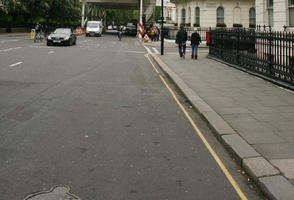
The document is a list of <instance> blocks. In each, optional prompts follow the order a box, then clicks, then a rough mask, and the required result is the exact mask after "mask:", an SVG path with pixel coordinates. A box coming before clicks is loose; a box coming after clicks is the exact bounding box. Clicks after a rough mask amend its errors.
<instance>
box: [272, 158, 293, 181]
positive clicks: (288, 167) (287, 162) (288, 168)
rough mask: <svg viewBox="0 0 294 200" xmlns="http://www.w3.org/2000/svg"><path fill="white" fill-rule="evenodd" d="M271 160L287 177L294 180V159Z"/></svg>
mask: <svg viewBox="0 0 294 200" xmlns="http://www.w3.org/2000/svg"><path fill="white" fill-rule="evenodd" d="M270 162H271V163H272V164H273V165H274V166H276V167H277V168H279V170H280V171H281V172H282V173H283V174H284V175H285V177H286V178H288V179H293V181H294V159H280V160H271V161H270Z"/></svg>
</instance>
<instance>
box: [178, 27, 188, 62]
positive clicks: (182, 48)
mask: <svg viewBox="0 0 294 200" xmlns="http://www.w3.org/2000/svg"><path fill="white" fill-rule="evenodd" d="M187 39H188V35H187V32H186V31H185V30H184V26H183V25H182V26H181V28H180V30H179V31H178V32H177V36H176V43H177V44H178V45H179V53H180V57H181V58H183V59H185V53H186V42H187Z"/></svg>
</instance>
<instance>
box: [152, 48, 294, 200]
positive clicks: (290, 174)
mask: <svg viewBox="0 0 294 200" xmlns="http://www.w3.org/2000/svg"><path fill="white" fill-rule="evenodd" d="M152 56H153V58H154V60H155V61H156V62H157V63H158V64H159V66H160V67H161V68H162V69H163V71H165V72H166V73H167V74H168V75H169V77H170V78H171V79H172V80H173V81H174V82H175V84H177V85H178V87H179V88H180V89H181V91H182V92H183V93H184V95H185V96H186V97H187V98H188V99H189V101H190V102H191V104H192V105H193V106H194V108H195V109H196V110H197V111H199V112H200V113H201V114H202V116H203V117H204V118H205V119H206V120H207V122H208V124H209V125H210V126H211V128H212V129H213V130H214V131H215V133H216V135H217V137H219V139H220V140H221V141H222V142H223V143H224V145H225V146H226V147H227V149H228V150H229V151H231V153H233V155H234V156H235V157H236V158H237V159H236V160H237V162H238V163H239V164H240V165H241V166H242V167H243V168H244V169H245V170H246V171H247V173H248V174H249V175H250V176H251V177H252V178H254V180H255V181H256V182H257V183H258V185H259V186H260V188H261V189H262V191H263V192H264V193H265V194H266V195H267V196H268V197H269V198H270V199H283V200H293V199H294V93H293V92H291V91H288V90H285V89H282V88H280V87H278V86H276V85H274V84H272V83H270V82H267V81H265V80H263V79H260V78H257V77H255V76H253V75H250V74H247V73H244V72H241V71H239V70H237V69H235V68H232V67H229V66H227V65H225V64H221V63H219V62H216V61H213V60H211V59H208V58H207V53H200V55H199V59H198V60H191V59H190V58H189V59H188V57H190V56H188V55H187V56H186V57H187V58H186V59H185V60H182V59H180V58H179V56H178V54H177V52H166V53H165V55H164V56H160V55H156V54H152Z"/></svg>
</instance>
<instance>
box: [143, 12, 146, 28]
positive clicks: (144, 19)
mask: <svg viewBox="0 0 294 200" xmlns="http://www.w3.org/2000/svg"><path fill="white" fill-rule="evenodd" d="M142 23H143V26H145V23H146V15H145V14H143V15H142Z"/></svg>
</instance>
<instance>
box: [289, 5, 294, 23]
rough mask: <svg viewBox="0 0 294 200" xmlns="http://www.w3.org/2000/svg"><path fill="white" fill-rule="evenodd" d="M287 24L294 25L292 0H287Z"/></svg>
mask: <svg viewBox="0 0 294 200" xmlns="http://www.w3.org/2000/svg"><path fill="white" fill-rule="evenodd" d="M288 7H289V26H294V0H288Z"/></svg>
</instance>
